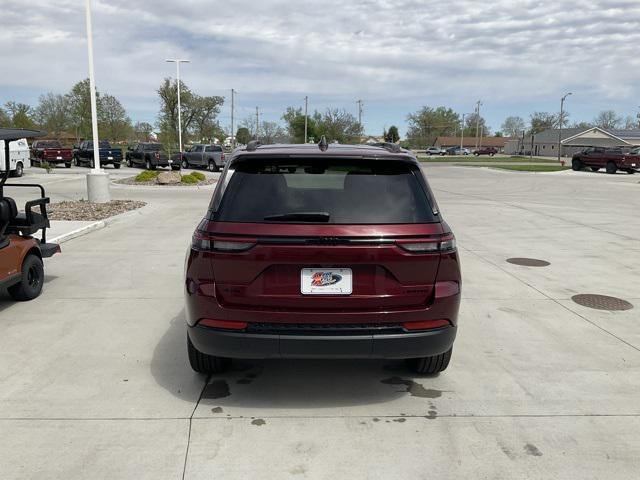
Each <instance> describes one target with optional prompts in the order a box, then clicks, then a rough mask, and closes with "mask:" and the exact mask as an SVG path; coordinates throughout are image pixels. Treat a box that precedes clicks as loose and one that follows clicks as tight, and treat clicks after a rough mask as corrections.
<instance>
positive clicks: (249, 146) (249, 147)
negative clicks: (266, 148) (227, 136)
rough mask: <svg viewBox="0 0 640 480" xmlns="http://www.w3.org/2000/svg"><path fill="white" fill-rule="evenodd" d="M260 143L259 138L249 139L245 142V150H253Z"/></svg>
mask: <svg viewBox="0 0 640 480" xmlns="http://www.w3.org/2000/svg"><path fill="white" fill-rule="evenodd" d="M260 145H262V144H261V143H260V141H259V140H251V141H250V142H249V143H247V152H255V151H256V150H257V149H258V147H259V146H260Z"/></svg>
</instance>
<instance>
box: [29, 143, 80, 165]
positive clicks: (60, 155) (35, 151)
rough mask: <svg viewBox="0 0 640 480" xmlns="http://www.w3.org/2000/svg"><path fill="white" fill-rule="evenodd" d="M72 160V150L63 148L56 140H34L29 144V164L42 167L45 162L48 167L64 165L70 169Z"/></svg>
mask: <svg viewBox="0 0 640 480" xmlns="http://www.w3.org/2000/svg"><path fill="white" fill-rule="evenodd" d="M72 160H73V150H72V149H71V148H65V147H63V146H62V144H61V143H60V142H59V141H58V140H34V141H33V143H32V144H31V163H32V164H36V165H42V163H43V162H47V163H48V164H49V165H58V164H64V166H65V167H67V168H71V161H72Z"/></svg>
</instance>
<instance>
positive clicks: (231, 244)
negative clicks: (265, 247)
mask: <svg viewBox="0 0 640 480" xmlns="http://www.w3.org/2000/svg"><path fill="white" fill-rule="evenodd" d="M255 244H256V243H255V242H247V241H236V240H215V239H212V238H205V237H202V236H200V235H198V234H197V233H196V234H194V235H193V237H192V239H191V248H193V249H194V250H197V251H200V252H228V253H234V252H246V251H247V250H249V249H251V248H252V247H253V246H254V245H255Z"/></svg>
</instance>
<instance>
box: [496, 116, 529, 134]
mask: <svg viewBox="0 0 640 480" xmlns="http://www.w3.org/2000/svg"><path fill="white" fill-rule="evenodd" d="M500 128H501V129H502V133H503V134H504V135H505V136H506V137H519V136H520V135H522V132H523V131H524V129H525V123H524V120H523V119H522V117H515V116H512V117H507V118H505V119H504V122H502V126H501V127H500Z"/></svg>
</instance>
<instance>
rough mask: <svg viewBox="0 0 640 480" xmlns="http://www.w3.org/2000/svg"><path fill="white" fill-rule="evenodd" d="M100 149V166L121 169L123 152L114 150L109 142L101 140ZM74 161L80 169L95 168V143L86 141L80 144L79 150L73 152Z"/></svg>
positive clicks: (118, 149)
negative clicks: (111, 166)
mask: <svg viewBox="0 0 640 480" xmlns="http://www.w3.org/2000/svg"><path fill="white" fill-rule="evenodd" d="M98 148H99V154H100V166H103V165H113V168H120V164H121V163H122V150H121V149H120V148H113V147H112V146H111V144H110V143H109V142H107V141H104V140H101V141H100V145H99V146H98ZM73 160H74V162H75V164H76V165H77V166H78V167H91V168H93V163H94V158H93V141H92V140H84V141H82V142H80V145H78V148H76V149H74V150H73Z"/></svg>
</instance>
